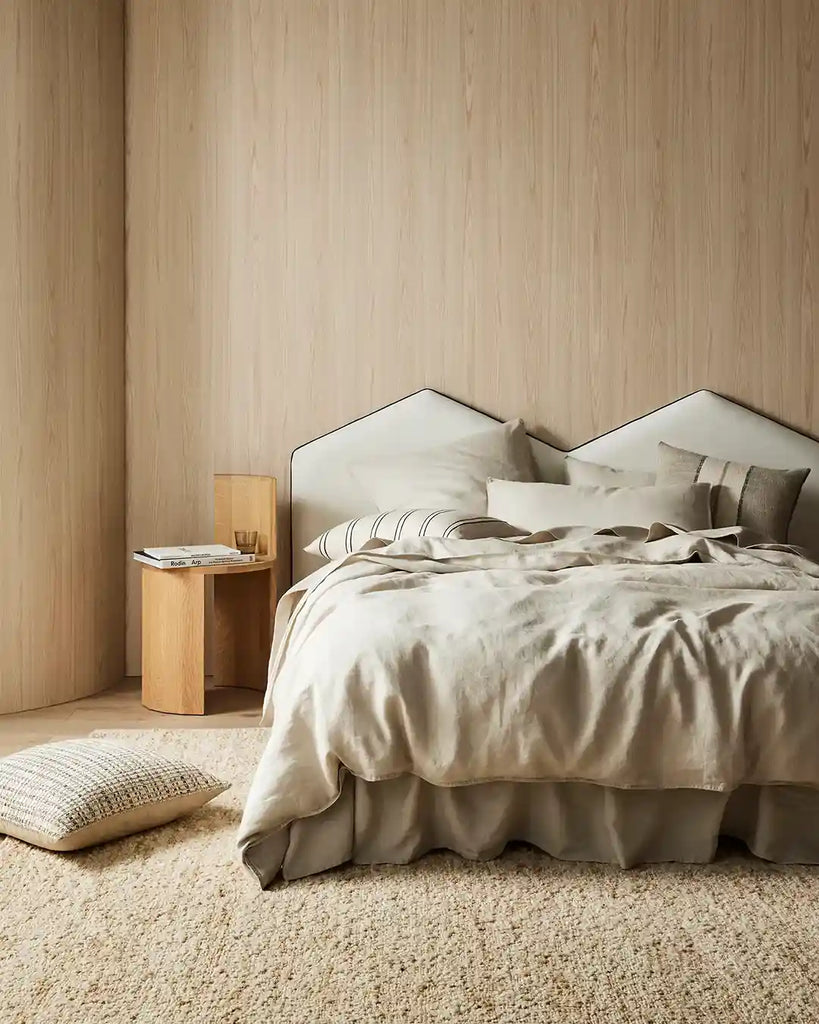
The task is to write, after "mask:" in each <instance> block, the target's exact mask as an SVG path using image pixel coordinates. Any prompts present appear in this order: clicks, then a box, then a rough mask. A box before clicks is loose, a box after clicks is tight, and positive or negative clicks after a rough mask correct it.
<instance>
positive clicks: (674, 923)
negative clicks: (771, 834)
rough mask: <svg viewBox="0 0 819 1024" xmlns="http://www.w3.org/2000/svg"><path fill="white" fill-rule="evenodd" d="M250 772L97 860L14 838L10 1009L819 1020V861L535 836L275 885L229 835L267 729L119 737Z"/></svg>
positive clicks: (214, 1015) (3, 871)
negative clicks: (788, 863) (463, 854)
mask: <svg viewBox="0 0 819 1024" xmlns="http://www.w3.org/2000/svg"><path fill="white" fill-rule="evenodd" d="M104 735H107V736H109V737H112V738H115V739H118V740H121V741H123V742H129V743H134V744H136V743H139V744H145V745H147V746H150V747H152V748H153V749H157V750H167V751H172V752H174V753H176V754H180V755H184V756H185V757H188V758H189V759H190V760H192V761H194V762H198V763H200V764H201V765H203V766H205V767H207V768H209V769H211V770H212V771H215V772H217V773H219V774H221V775H222V776H223V777H224V778H226V779H229V780H234V781H235V786H234V788H233V790H231V791H230V792H228V793H226V794H224V796H222V797H221V798H220V799H218V800H217V801H215V802H214V803H213V804H211V805H210V806H209V807H207V808H204V809H203V810H202V811H200V812H199V813H198V814H196V815H194V816H192V817H190V818H188V819H187V820H183V821H180V822H177V823H175V824H172V825H168V826H165V827H163V828H160V829H157V830H155V831H153V832H150V833H143V834H142V835H140V836H136V837H133V838H131V839H126V840H122V841H120V842H117V843H111V844H109V845H108V846H105V847H100V848H98V849H96V850H92V851H89V852H86V853H80V854H51V853H45V852H43V851H39V850H33V849H30V848H28V847H26V846H24V845H23V844H22V843H18V842H17V841H15V840H12V839H6V840H4V841H2V842H0V885H2V890H0V1020H2V1021H3V1022H7V1021H14V1022H19V1024H39V1022H43V1024H66V1022H74V1021H77V1022H88V1024H94V1022H98V1021H106V1022H108V1021H111V1022H117V1024H120V1022H126V1021H128V1022H134V1021H136V1022H162V1024H171V1022H177V1021H180V1022H187V1021H201V1022H208V1024H228V1022H235V1024H240V1022H241V1024H253V1022H257V1021H258V1022H265V1024H287V1022H296V1021H298V1022H300V1024H301V1022H323V1021H333V1022H344V1024H353V1022H357V1024H370V1022H382V1021H391V1022H392V1021H395V1022H421V1021H424V1022H430V1024H432V1022H436V1024H437V1022H445V1021H458V1022H472V1021H499V1022H504V1024H507V1022H508V1024H513V1022H514V1024H522V1022H529V1021H538V1022H560V1024H574V1022H600V1024H604V1022H605V1024H620V1022H628V1024H633V1022H638V1021H650V1022H652V1024H664V1022H668V1021H674V1022H677V1021H692V1022H697V1024H704V1022H708V1021H720V1022H722V1021H725V1022H760V1024H761V1022H765V1024H778V1022H784V1021H794V1022H799V1024H808V1022H811V1021H817V1020H819V870H817V869H810V868H787V867H776V866H772V865H766V864H763V863H761V862H758V861H753V860H751V859H750V858H745V857H743V856H742V855H741V854H739V853H737V852H734V853H732V854H729V855H727V856H725V855H723V857H722V859H721V860H720V861H718V862H717V863H716V864H714V865H710V866H707V867H690V868H689V867H680V866H662V867H653V868H646V869H638V870H633V871H628V872H624V871H620V870H619V869H616V868H610V867H605V866H600V865H572V864H566V863H560V862H557V861H553V860H550V859H549V858H548V857H545V856H543V855H541V854H538V853H536V852H534V851H531V850H528V849H523V848H520V849H514V850H511V851H509V852H507V854H506V855H505V856H504V857H503V858H501V859H500V860H496V861H491V862H488V863H483V864H474V863H468V862H466V861H463V860H460V859H458V858H456V857H454V856H450V855H435V856H430V857H427V858H425V859H423V860H422V861H420V862H418V863H416V864H413V865H410V866H408V867H383V868H375V869H372V868H355V867H354V868H346V869H343V870H338V871H335V872H330V873H328V874H325V875H322V876H318V877H314V878H311V879H307V880H304V881H299V882H292V883H290V884H288V885H281V886H279V887H277V888H276V889H275V890H274V891H271V892H267V893H262V892H260V891H259V889H258V888H257V885H256V883H255V881H254V880H253V879H252V878H251V877H250V876H249V875H247V874H246V873H245V872H244V870H243V869H242V868H241V867H240V866H239V865H238V864H237V863H236V860H235V857H234V849H233V839H234V833H235V830H236V826H237V824H238V820H239V815H240V808H241V803H242V797H243V795H244V792H245V789H246V786H247V783H248V780H249V777H250V773H251V768H252V765H253V763H254V758H255V756H256V754H257V753H258V751H259V747H260V743H261V740H262V737H261V735H260V733H259V732H258V731H257V730H251V729H244V730H201V731H200V730H191V731H176V732H154V733H148V732H118V733H111V732H108V733H105V734H104Z"/></svg>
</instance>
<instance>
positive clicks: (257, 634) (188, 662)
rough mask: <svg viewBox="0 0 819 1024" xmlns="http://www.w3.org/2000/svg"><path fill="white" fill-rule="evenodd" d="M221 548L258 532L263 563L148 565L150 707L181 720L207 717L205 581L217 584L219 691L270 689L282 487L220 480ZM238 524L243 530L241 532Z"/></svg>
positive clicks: (145, 653) (145, 678)
mask: <svg viewBox="0 0 819 1024" xmlns="http://www.w3.org/2000/svg"><path fill="white" fill-rule="evenodd" d="M215 513H216V515H215V519H216V530H215V533H216V542H217V543H221V544H232V543H233V530H234V529H241V530H258V532H259V543H258V548H257V550H258V551H259V552H260V554H258V555H257V557H256V561H255V562H249V563H245V564H239V565H212V566H197V567H195V568H189V569H153V568H151V567H150V566H148V565H143V566H142V703H143V704H144V705H145V707H146V708H151V709H152V710H154V711H166V712H172V713H174V714H178V715H203V714H204V713H205V581H206V579H207V577H209V576H211V577H213V619H214V644H213V676H214V682H215V683H216V685H217V686H248V687H252V688H254V689H259V690H263V689H264V688H265V686H266V684H267V664H268V659H269V657H270V643H271V638H272V624H273V613H274V611H275V607H276V580H275V574H274V570H275V566H276V559H275V554H268V552H272V553H275V550H276V546H275V536H276V531H275V523H276V481H275V480H274V479H273V478H272V477H258V476H256V477H250V476H218V477H216V478H215ZM234 524H235V525H234Z"/></svg>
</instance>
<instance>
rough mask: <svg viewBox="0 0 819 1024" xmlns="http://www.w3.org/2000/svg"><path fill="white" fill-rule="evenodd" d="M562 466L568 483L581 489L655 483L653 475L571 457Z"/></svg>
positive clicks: (637, 485)
mask: <svg viewBox="0 0 819 1024" xmlns="http://www.w3.org/2000/svg"><path fill="white" fill-rule="evenodd" d="M563 464H564V466H565V467H566V479H567V480H568V482H569V483H570V484H580V486H581V487H651V486H652V484H654V483H656V477H655V475H654V473H645V472H642V471H640V470H639V469H615V468H614V467H613V466H601V465H599V464H598V463H596V462H584V461H583V459H575V458H573V457H572V456H571V455H567V456H566V458H565V459H564V460H563Z"/></svg>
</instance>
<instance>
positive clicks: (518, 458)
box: [350, 419, 537, 515]
mask: <svg viewBox="0 0 819 1024" xmlns="http://www.w3.org/2000/svg"><path fill="white" fill-rule="evenodd" d="M350 472H351V473H352V475H353V476H354V477H355V479H356V480H357V481H358V483H359V484H360V485H361V488H362V490H363V491H364V492H365V494H366V495H367V496H368V497H369V498H370V499H371V500H372V502H373V504H374V505H375V506H376V508H377V509H378V511H379V512H388V511H390V510H391V509H394V508H431V509H436V508H441V509H444V508H457V509H463V510H464V511H465V512H469V513H474V514H476V515H486V480H487V477H490V476H494V477H500V478H502V479H504V480H536V479H537V467H536V465H535V460H534V456H533V455H532V446H531V443H530V441H529V438H528V437H527V435H526V428H525V427H524V425H523V421H522V420H519V419H518V420H510V421H509V422H508V423H502V424H499V425H498V426H497V427H492V428H491V429H489V430H482V431H481V432H480V433H478V434H470V435H469V436H468V437H463V438H461V439H460V440H459V441H455V442H454V443H452V444H447V445H440V446H438V447H437V448H430V449H425V450H423V451H407V452H400V453H398V454H395V455H390V456H387V457H384V456H380V457H378V458H375V459H365V460H363V461H362V462H356V463H353V464H352V465H351V466H350Z"/></svg>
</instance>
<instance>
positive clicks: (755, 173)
mask: <svg viewBox="0 0 819 1024" xmlns="http://www.w3.org/2000/svg"><path fill="white" fill-rule="evenodd" d="M817 6H819V5H817V3H816V2H814V0H577V2H572V3H568V2H565V0H540V2H538V0H530V2H524V0H370V2H365V0H233V2H232V3H231V4H225V3H223V2H221V0H138V2H137V0H133V2H131V3H130V4H129V11H128V13H129V18H128V22H129V37H128V86H127V91H128V117H127V135H128V204H127V206H128V268H129V288H128V338H127V345H128V438H129V444H128V473H129V476H128V480H129V484H128V542H129V547H133V546H137V545H142V544H146V543H150V542H162V543H172V542H175V541H182V540H190V539H194V538H195V537H204V536H207V535H208V533H209V530H210V523H211V506H210V502H211V474H212V473H213V472H214V471H217V472H239V473H241V472H256V473H273V474H275V475H276V476H278V477H279V480H280V483H281V484H282V486H281V488H280V495H281V499H282V500H283V502H284V504H283V505H282V508H281V512H282V513H285V512H286V499H287V489H286V483H287V467H288V456H289V453H290V451H291V449H292V448H293V447H294V446H295V445H298V444H300V443H302V442H303V441H305V440H307V439H309V438H310V437H312V436H314V435H316V434H320V433H322V432H324V431H326V430H328V429H331V428H332V427H334V426H336V425H338V424H341V423H343V422H345V421H347V420H349V419H351V418H352V417H355V416H358V415H360V414H362V413H364V412H366V411H367V410H369V409H371V408H372V407H375V406H378V405H381V404H383V403H385V402H388V401H390V400H393V399H395V398H398V397H400V396H401V395H403V394H405V393H407V392H410V391H413V390H415V389H416V388H419V387H423V386H432V387H436V388H439V389H440V390H442V391H445V392H446V393H448V394H450V395H452V396H453V397H455V398H458V399H462V400H464V401H467V402H469V403H471V404H473V405H476V406H478V407H480V408H482V409H484V410H485V411H488V412H491V413H494V414H497V415H500V416H509V415H516V414H520V415H523V416H525V417H526V418H527V420H528V422H529V423H530V424H531V425H532V426H533V427H534V429H535V430H536V431H538V432H540V433H541V434H543V435H544V436H551V437H552V438H555V439H557V440H558V441H560V442H565V443H576V442H579V441H581V440H584V439H586V438H588V437H590V436H592V435H595V434H597V433H599V432H601V431H603V430H606V429H607V428H609V427H612V426H614V425H616V424H618V423H620V422H622V421H623V420H625V419H628V418H630V417H633V416H635V415H637V414H639V413H641V412H644V411H646V410H648V409H651V408H653V407H655V406H657V405H659V404H662V403H664V402H667V401H669V400H671V399H673V398H675V397H677V396H678V395H680V394H683V393H685V392H688V391H691V390H693V389H695V388H699V387H709V388H712V389H715V390H717V391H720V392H722V393H723V394H725V395H727V396H729V397H733V398H736V399H739V400H740V401H743V402H745V403H747V404H750V405H752V406H754V407H756V408H758V409H760V410H762V411H763V412H765V413H767V414H769V415H771V416H774V417H778V418H780V419H782V420H784V421H785V422H787V423H789V424H791V425H793V426H795V427H799V428H802V429H805V430H808V431H812V432H814V433H819V393H818V392H819V358H817V354H816V347H817V328H818V327H819V316H818V315H817V306H818V304H819V255H817V254H819V11H818V10H817ZM285 525H286V524H285ZM280 537H281V549H280V551H281V553H282V554H284V553H285V551H286V543H287V530H286V529H281V530H280ZM129 595H130V596H129V612H128V622H129V669H130V671H132V672H137V671H138V670H139V648H138V628H139V600H138V595H139V591H138V589H137V588H136V586H135V577H134V576H132V578H131V588H130V591H129Z"/></svg>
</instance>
